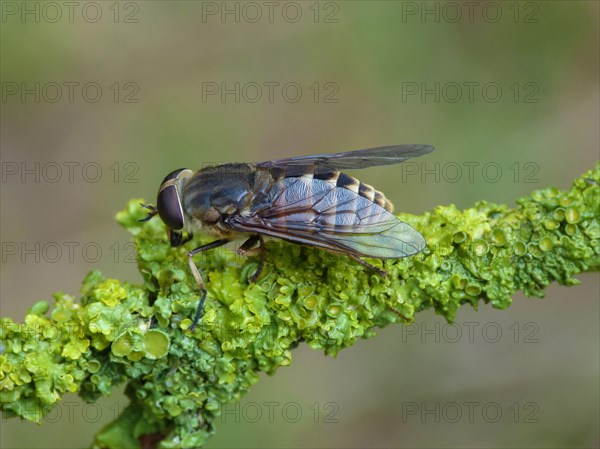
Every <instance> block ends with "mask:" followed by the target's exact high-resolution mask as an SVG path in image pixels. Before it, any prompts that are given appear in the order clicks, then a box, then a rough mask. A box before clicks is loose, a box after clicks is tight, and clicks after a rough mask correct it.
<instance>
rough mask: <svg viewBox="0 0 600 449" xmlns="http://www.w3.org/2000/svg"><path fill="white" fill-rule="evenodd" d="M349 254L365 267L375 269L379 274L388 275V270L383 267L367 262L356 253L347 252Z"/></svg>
mask: <svg viewBox="0 0 600 449" xmlns="http://www.w3.org/2000/svg"><path fill="white" fill-rule="evenodd" d="M347 256H348V257H350V258H351V259H354V260H356V261H357V262H358V263H359V264H361V265H362V266H363V267H367V268H368V269H369V270H372V271H374V272H375V273H377V274H378V275H380V276H387V271H385V270H382V269H381V268H377V267H375V266H373V265H371V264H370V263H369V262H366V261H364V260H362V259H361V258H360V257H358V256H355V255H354V254H347Z"/></svg>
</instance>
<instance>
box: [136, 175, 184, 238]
mask: <svg viewBox="0 0 600 449" xmlns="http://www.w3.org/2000/svg"><path fill="white" fill-rule="evenodd" d="M192 175H193V172H192V171H191V170H189V169H187V168H180V169H178V170H175V171H172V172H171V173H169V174H168V175H167V176H165V179H163V181H162V183H161V184H160V188H159V189H158V197H157V199H156V207H153V206H144V207H146V208H147V209H149V210H150V212H149V213H148V216H147V217H146V218H144V219H143V220H141V221H147V220H149V219H151V218H152V217H153V216H154V215H156V214H158V216H159V217H160V219H161V220H162V221H163V223H164V224H165V226H166V228H167V236H168V237H169V242H170V243H171V246H172V247H177V246H180V245H181V244H182V242H183V230H184V229H185V228H186V226H187V218H186V214H185V211H184V209H183V204H182V192H183V188H184V186H185V184H186V182H187V181H188V180H189V179H190V178H191V177H192Z"/></svg>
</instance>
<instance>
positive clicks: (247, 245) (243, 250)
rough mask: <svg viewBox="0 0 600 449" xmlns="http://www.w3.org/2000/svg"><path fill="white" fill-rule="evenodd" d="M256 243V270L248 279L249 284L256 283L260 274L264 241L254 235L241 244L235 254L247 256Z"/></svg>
mask: <svg viewBox="0 0 600 449" xmlns="http://www.w3.org/2000/svg"><path fill="white" fill-rule="evenodd" d="M257 242H258V254H259V260H258V268H257V269H256V271H255V272H254V274H253V275H252V276H250V277H249V278H248V280H249V281H250V282H256V280H257V279H258V277H259V276H260V273H262V269H263V266H264V264H265V241H264V240H263V238H262V237H261V236H260V235H259V234H256V235H253V236H252V237H250V238H249V239H248V240H246V241H245V242H244V243H243V244H242V246H240V247H239V249H238V250H237V253H238V254H239V255H241V256H246V255H248V252H249V251H250V250H251V249H252V247H253V246H254V245H256V243H257Z"/></svg>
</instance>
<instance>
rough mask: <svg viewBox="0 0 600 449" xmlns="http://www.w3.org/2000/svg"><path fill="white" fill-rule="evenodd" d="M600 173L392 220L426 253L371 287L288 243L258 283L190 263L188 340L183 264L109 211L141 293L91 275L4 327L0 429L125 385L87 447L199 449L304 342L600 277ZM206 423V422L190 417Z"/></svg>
mask: <svg viewBox="0 0 600 449" xmlns="http://www.w3.org/2000/svg"><path fill="white" fill-rule="evenodd" d="M599 182H600V165H598V166H597V167H596V168H595V169H594V170H592V171H590V172H589V173H586V174H585V175H583V176H582V177H581V178H579V179H578V180H576V181H575V183H574V184H573V187H572V188H571V189H570V190H569V191H564V192H561V191H559V190H558V189H555V188H548V189H543V190H538V191H536V192H533V193H532V195H531V196H529V197H527V198H523V199H520V200H519V201H518V207H517V208H515V209H509V208H508V207H507V206H504V205H496V204H490V203H487V202H484V201H481V202H478V203H477V204H476V205H475V206H474V207H473V208H471V209H467V210H464V211H459V210H458V209H457V208H456V207H454V206H453V205H450V206H446V207H438V208H437V209H435V210H434V211H432V212H428V213H425V214H424V215H423V216H420V217H417V216H412V215H408V214H402V215H400V218H401V219H402V220H404V221H406V222H408V223H409V224H411V225H412V226H414V227H415V228H417V229H418V230H420V231H421V232H422V233H423V235H424V236H425V239H426V240H427V243H428V245H427V248H426V249H425V250H424V251H423V252H422V253H420V254H418V255H416V256H414V257H411V258H406V259H398V260H386V261H380V260H370V262H371V263H373V264H374V265H376V266H377V267H381V268H383V269H385V270H386V271H387V272H388V275H387V276H386V277H381V276H379V275H377V274H374V273H373V272H370V271H368V270H366V269H365V268H364V267H363V266H361V265H359V264H357V263H355V262H353V261H352V260H351V259H349V258H347V257H344V256H340V255H333V254H329V253H327V252H324V251H320V250H317V249H314V248H306V247H300V246H296V245H291V244H287V243H284V242H270V243H268V244H267V251H266V261H265V266H264V270H263V274H262V276H261V278H260V279H259V280H258V282H257V283H255V284H252V283H249V282H248V277H249V276H251V275H252V273H254V271H255V270H256V267H257V260H256V258H255V257H251V258H248V259H245V258H240V257H239V256H237V255H236V254H235V252H234V251H229V250H226V249H225V250H223V249H219V250H215V251H212V252H210V253H207V254H202V255H199V256H197V258H196V263H197V264H198V266H199V267H200V269H201V270H202V272H203V273H204V275H205V279H206V280H207V282H206V283H207V289H208V299H207V301H206V305H205V312H204V316H203V318H202V321H201V322H200V324H199V325H198V326H197V328H196V329H195V330H194V331H193V332H191V331H189V328H190V325H191V318H192V317H193V316H194V313H195V310H196V307H197V305H198V296H197V293H196V286H195V282H194V279H193V277H192V276H191V273H190V272H189V268H188V265H187V257H186V256H187V251H188V250H189V249H190V248H193V245H199V244H200V243H201V242H206V241H209V240H207V239H201V238H198V237H197V238H195V239H194V241H193V242H190V243H189V244H188V245H186V248H179V249H172V248H170V246H169V243H168V241H167V239H166V237H165V231H164V227H163V225H162V223H161V222H160V220H158V219H155V220H151V221H150V222H147V223H140V222H138V220H139V219H140V218H142V217H144V215H145V213H146V212H145V211H144V209H142V208H141V207H140V206H139V202H140V201H139V200H132V201H130V202H129V203H128V205H127V207H126V209H125V210H123V211H121V212H119V213H118V214H117V221H118V222H119V223H120V224H121V225H123V226H124V227H125V228H126V229H127V230H128V231H129V232H130V233H131V235H132V237H133V241H134V243H135V245H136V248H137V253H138V265H139V269H140V272H141V274H142V276H143V279H144V283H143V285H132V284H128V283H126V282H120V281H118V280H114V279H105V278H104V277H103V276H102V275H101V274H100V273H98V272H92V273H90V274H89V275H88V276H87V278H86V279H85V280H84V282H83V286H82V289H81V299H80V301H78V302H77V301H75V300H74V298H73V297H71V296H69V295H65V294H63V293H58V294H56V295H55V296H54V298H55V301H54V306H53V309H52V311H51V313H50V314H49V316H47V315H48V303H46V302H39V303H37V304H35V305H34V306H33V307H32V308H31V309H30V311H29V312H28V314H27V316H26V317H25V321H24V323H23V324H18V323H15V322H13V321H12V320H10V319H8V318H3V319H2V320H1V330H0V331H1V346H0V399H1V402H2V411H3V413H4V414H5V416H21V417H24V418H25V419H28V420H32V421H39V420H40V419H41V417H42V416H43V415H44V413H46V412H48V410H49V409H50V408H51V407H52V406H53V405H55V404H56V402H57V401H59V400H60V398H61V396H62V395H63V394H64V393H67V392H78V393H79V394H80V395H81V396H82V397H83V398H84V399H85V400H88V401H93V400H95V399H96V398H97V397H98V396H99V395H107V394H109V393H110V391H111V390H112V389H113V388H114V387H115V386H117V385H119V384H121V383H123V382H127V388H126V393H127V395H128V397H129V398H130V400H131V404H130V406H129V407H128V409H127V410H126V413H124V415H122V416H121V417H119V418H118V419H117V420H116V421H115V422H113V423H111V424H110V425H109V426H107V427H106V428H104V429H103V430H101V431H100V432H99V433H98V435H97V437H96V442H95V447H102V448H114V447H123V446H127V447H141V444H140V442H139V438H140V437H141V436H143V435H153V436H154V437H158V438H159V439H161V443H160V447H163V448H175V447H195V446H200V445H202V444H203V443H204V442H205V441H206V439H207V438H208V437H209V436H210V435H211V434H212V433H213V432H214V431H215V429H214V426H213V423H214V422H215V420H216V419H217V417H218V416H219V413H220V409H221V405H223V404H227V403H230V402H232V401H237V400H239V399H240V397H241V396H242V395H243V394H244V393H245V392H246V391H247V390H248V389H249V388H250V387H251V386H252V385H253V384H254V383H256V382H257V381H258V373H259V372H261V371H262V372H266V373H269V374H272V373H274V372H275V371H276V370H277V369H278V368H279V367H281V366H287V365H289V364H290V363H291V359H292V355H291V351H292V349H293V348H294V347H296V346H297V345H298V344H299V342H302V341H303V342H306V343H307V344H308V345H309V346H310V347H311V348H314V349H318V350H323V351H324V352H325V353H326V354H328V355H336V354H337V353H338V352H339V351H340V350H342V349H344V348H346V347H348V346H351V345H352V344H353V343H354V342H356V341H357V340H358V339H361V338H368V337H371V336H373V335H375V332H374V329H376V328H377V327H384V326H386V325H388V324H391V323H396V322H399V321H403V322H412V321H413V320H414V316H415V314H416V313H417V312H420V311H422V310H425V309H429V308H433V309H434V310H435V311H436V312H437V313H438V314H440V315H442V316H444V317H445V318H446V319H447V320H448V321H452V320H453V319H454V317H455V315H456V311H457V310H458V308H459V307H460V306H461V305H463V304H471V305H472V306H473V307H477V305H478V303H479V302H480V301H484V302H486V303H490V304H491V305H492V306H493V307H496V308H498V309H504V308H506V307H508V306H509V305H510V304H511V302H512V296H513V294H514V293H515V292H516V291H518V290H520V291H523V292H524V293H525V294H526V295H529V296H543V290H544V288H545V287H546V286H547V285H549V284H550V283H551V282H558V283H561V284H564V285H573V284H575V283H576V282H577V280H576V279H575V278H574V275H576V274H577V273H580V272H586V271H594V270H598V269H599V266H600V254H599V251H600V249H599V245H598V242H599V239H600V219H599V217H600V204H599V203H600V194H599V193H600V187H599ZM199 417H201V419H199Z"/></svg>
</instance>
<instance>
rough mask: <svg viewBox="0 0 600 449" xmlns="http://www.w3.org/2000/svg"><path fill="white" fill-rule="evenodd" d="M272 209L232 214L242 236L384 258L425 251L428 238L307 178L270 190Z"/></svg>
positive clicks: (231, 222)
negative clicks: (258, 235) (254, 234)
mask: <svg viewBox="0 0 600 449" xmlns="http://www.w3.org/2000/svg"><path fill="white" fill-rule="evenodd" d="M268 195H269V196H270V198H269V202H268V203H269V206H268V207H265V206H262V208H261V209H260V210H254V211H250V213H248V214H243V215H242V214H240V215H233V216H231V217H229V218H228V219H227V223H228V225H229V226H231V227H232V228H233V229H236V230H238V231H242V232H254V233H258V234H265V235H269V236H272V237H277V238H280V239H284V240H288V241H292V242H296V243H303V244H306V245H312V246H318V247H320V248H324V249H328V250H331V251H336V252H343V253H349V254H353V255H356V256H364V257H374V258H379V259H388V258H400V257H406V256H410V255H413V254H416V253H418V252H419V251H422V250H423V248H425V239H424V238H423V236H422V235H421V234H420V233H419V232H417V231H416V230H415V229H413V228H412V227H410V226H409V225H408V224H406V223H404V222H402V221H400V220H399V219H398V218H397V217H395V216H394V215H393V214H392V213H390V212H388V211H387V210H385V209H384V208H383V207H381V206H379V205H377V204H376V203H374V202H372V201H370V200H368V199H367V198H364V197H362V196H360V195H358V194H357V193H354V192H352V191H351V190H348V189H345V188H341V187H336V186H335V185H333V184H331V183H329V182H326V181H321V180H316V179H310V178H306V177H297V178H284V179H282V180H280V181H278V182H277V183H275V184H274V186H273V187H272V188H271V189H270V190H269V193H268Z"/></svg>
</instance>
